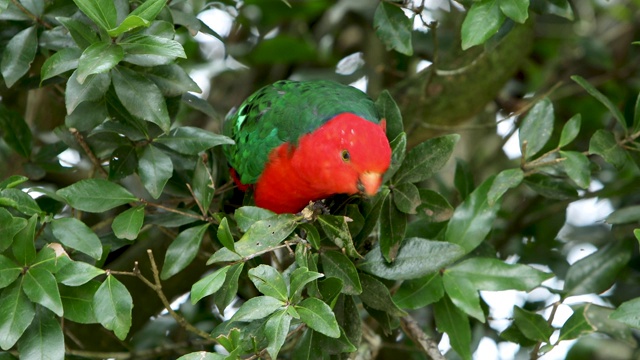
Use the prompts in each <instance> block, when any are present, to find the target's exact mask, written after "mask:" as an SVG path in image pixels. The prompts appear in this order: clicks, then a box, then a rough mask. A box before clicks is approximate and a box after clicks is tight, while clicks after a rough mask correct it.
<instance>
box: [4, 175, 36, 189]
mask: <svg viewBox="0 0 640 360" xmlns="http://www.w3.org/2000/svg"><path fill="white" fill-rule="evenodd" d="M27 181H29V178H28V177H26V176H22V175H11V176H9V177H8V178H6V179H4V180H2V181H0V190H4V189H12V188H14V187H16V186H18V185H20V184H22V183H24V182H27Z"/></svg>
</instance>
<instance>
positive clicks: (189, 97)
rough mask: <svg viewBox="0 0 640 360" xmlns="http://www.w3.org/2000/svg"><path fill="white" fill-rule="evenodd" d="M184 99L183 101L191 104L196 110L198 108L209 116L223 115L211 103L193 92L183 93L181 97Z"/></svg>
mask: <svg viewBox="0 0 640 360" xmlns="http://www.w3.org/2000/svg"><path fill="white" fill-rule="evenodd" d="M180 99H181V100H182V102H183V103H184V104H185V105H187V106H189V107H190V108H192V109H194V110H198V111H200V112H201V113H203V114H205V115H207V116H209V117H210V118H214V119H215V118H219V117H221V116H220V115H219V114H218V113H217V112H216V111H215V110H214V109H213V107H212V106H211V104H210V103H209V102H208V101H207V100H205V99H202V98H199V97H197V96H195V95H193V94H191V93H183V94H182V97H181V98H180Z"/></svg>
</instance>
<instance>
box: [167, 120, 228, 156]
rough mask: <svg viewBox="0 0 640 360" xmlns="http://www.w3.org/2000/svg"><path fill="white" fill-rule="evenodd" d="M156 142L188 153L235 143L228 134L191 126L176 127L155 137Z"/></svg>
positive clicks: (193, 153)
mask: <svg viewBox="0 0 640 360" xmlns="http://www.w3.org/2000/svg"><path fill="white" fill-rule="evenodd" d="M155 142H156V143H159V144H162V145H165V146H166V147H168V148H170V149H171V150H174V151H177V152H179V153H181V154H186V155H197V154H198V153H200V152H202V151H205V150H208V149H210V148H212V147H214V146H218V145H225V144H227V145H233V144H235V142H234V141H233V140H231V139H230V138H229V137H227V136H224V135H219V134H214V133H212V132H209V131H207V130H204V129H200V128H195V127H191V126H181V127H178V128H175V129H173V130H171V132H170V133H169V134H167V135H165V136H161V137H159V138H157V139H155Z"/></svg>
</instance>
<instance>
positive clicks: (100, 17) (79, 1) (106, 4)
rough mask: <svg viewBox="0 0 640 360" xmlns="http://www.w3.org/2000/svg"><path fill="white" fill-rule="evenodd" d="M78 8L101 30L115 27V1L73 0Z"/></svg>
mask: <svg viewBox="0 0 640 360" xmlns="http://www.w3.org/2000/svg"><path fill="white" fill-rule="evenodd" d="M73 2H74V3H76V5H78V7H79V8H80V10H81V11H82V12H83V13H84V14H85V15H87V16H88V17H89V19H91V20H93V22H95V23H96V24H97V25H98V26H99V27H101V28H102V29H103V30H109V29H113V28H114V27H116V21H117V13H116V6H115V2H114V1H111V0H73Z"/></svg>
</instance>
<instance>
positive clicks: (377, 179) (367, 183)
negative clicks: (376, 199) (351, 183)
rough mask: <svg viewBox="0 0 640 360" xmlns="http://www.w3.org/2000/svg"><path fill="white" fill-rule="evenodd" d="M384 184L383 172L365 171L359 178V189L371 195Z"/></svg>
mask: <svg viewBox="0 0 640 360" xmlns="http://www.w3.org/2000/svg"><path fill="white" fill-rule="evenodd" d="M381 184H382V174H380V173H376V172H365V173H363V174H362V175H360V178H359V179H358V190H360V191H362V192H364V193H365V194H367V195H369V196H373V195H375V194H376V193H377V192H378V189H379V188H380V185H381Z"/></svg>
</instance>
